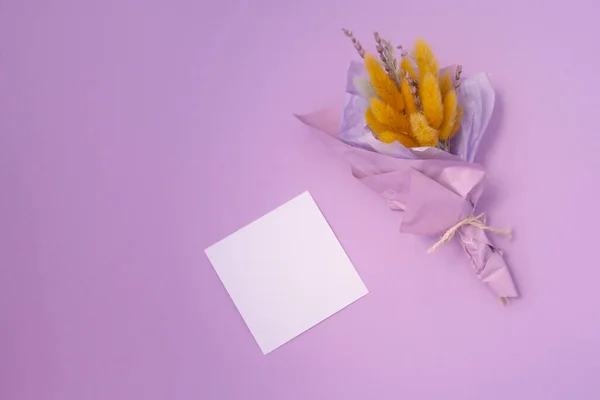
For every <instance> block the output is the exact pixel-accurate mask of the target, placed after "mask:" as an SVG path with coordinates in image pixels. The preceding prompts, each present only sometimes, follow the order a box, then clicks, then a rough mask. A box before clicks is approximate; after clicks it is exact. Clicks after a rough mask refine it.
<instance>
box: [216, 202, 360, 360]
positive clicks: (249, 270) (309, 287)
mask: <svg viewBox="0 0 600 400" xmlns="http://www.w3.org/2000/svg"><path fill="white" fill-rule="evenodd" d="M206 255H207V256H208V258H209V259H210V262H211V263H212V265H213V267H214V269H215V271H216V272H217V274H218V275H219V278H220V279H221V281H222V282H223V285H224V286H225V289H227V292H228V293H229V295H230V296H231V298H232V300H233V302H234V303H235V305H236V307H237V309H238V310H239V312H240V314H241V315H242V318H243V319H244V321H245V322H246V325H248V328H249V329H250V332H252V335H253V336H254V339H256V342H257V343H258V345H259V346H260V348H261V350H262V351H263V353H264V354H267V353H269V352H271V351H272V350H274V349H276V348H277V347H279V346H281V345H282V344H284V343H286V342H287V341H289V340H291V339H293V338H294V337H296V336H298V335H299V334H301V333H302V332H304V331H306V330H308V329H310V328H311V327H313V326H315V325H316V324H318V323H319V322H321V321H323V320H324V319H326V318H327V317H329V316H331V315H333V314H334V313H336V312H338V311H339V310H341V309H342V308H344V307H346V306H347V305H349V304H350V303H352V302H354V301H356V300H358V299H359V298H361V297H362V296H364V295H365V294H367V293H368V290H367V288H366V287H365V285H364V283H363V282H362V280H361V279H360V277H359V276H358V273H357V272H356V270H355V269H354V267H353V265H352V263H351V262H350V259H349V258H348V256H347V255H346V253H345V252H344V249H343V248H342V246H341V245H340V243H339V241H338V240H337V238H336V237H335V235H334V233H333V231H332V230H331V228H330V227H329V224H328V223H327V221H326V220H325V218H324V217H323V214H321V212H320V211H319V208H318V207H317V205H316V203H315V202H314V200H313V198H312V197H311V195H310V194H309V193H308V192H305V193H303V194H301V195H300V196H298V197H296V198H295V199H293V200H291V201H289V202H287V203H286V204H284V205H282V206H280V207H279V208H277V209H275V210H273V211H271V212H270V213H268V214H267V215H265V216H263V217H261V218H259V219H258V220H256V221H254V222H252V223H251V224H250V225H248V226H246V227H244V228H242V229H240V230H239V231H237V232H235V233H233V234H232V235H230V236H228V237H227V238H225V239H223V240H221V241H220V242H218V243H216V244H215V245H213V246H211V247H209V248H208V249H206Z"/></svg>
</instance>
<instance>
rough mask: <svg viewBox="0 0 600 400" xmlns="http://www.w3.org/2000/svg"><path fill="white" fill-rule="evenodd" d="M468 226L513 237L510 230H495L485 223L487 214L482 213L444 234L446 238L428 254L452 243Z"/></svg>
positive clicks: (443, 237)
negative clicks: (463, 228) (460, 230)
mask: <svg viewBox="0 0 600 400" xmlns="http://www.w3.org/2000/svg"><path fill="white" fill-rule="evenodd" d="M467 225H471V226H474V227H475V228H479V229H481V230H484V231H490V232H493V233H496V234H498V235H504V236H506V237H508V238H510V237H511V233H512V231H511V230H510V229H497V228H493V227H491V226H489V225H487V224H486V222H485V213H481V214H479V215H477V216H474V215H471V216H469V217H467V218H465V219H463V220H461V221H459V222H458V223H457V224H456V225H454V226H453V227H451V228H450V229H448V230H447V231H446V233H444V236H442V238H441V239H440V240H439V241H438V242H437V243H436V244H434V245H433V246H431V248H430V249H429V250H428V251H427V252H428V253H429V254H431V253H433V252H434V251H436V250H437V249H438V248H439V247H441V246H443V245H445V244H446V243H448V242H450V241H451V240H452V238H453V237H454V235H456V232H458V230H459V229H460V228H462V227H463V226H467Z"/></svg>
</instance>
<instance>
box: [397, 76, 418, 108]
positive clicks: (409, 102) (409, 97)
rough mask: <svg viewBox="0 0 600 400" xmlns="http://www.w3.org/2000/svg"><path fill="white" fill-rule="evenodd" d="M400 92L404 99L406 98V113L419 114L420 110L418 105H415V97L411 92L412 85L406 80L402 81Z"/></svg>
mask: <svg viewBox="0 0 600 400" xmlns="http://www.w3.org/2000/svg"><path fill="white" fill-rule="evenodd" d="M400 91H401V92H402V97H403V98H404V107H405V109H406V113H407V114H412V113H414V112H417V111H418V110H417V103H415V96H414V95H413V94H412V92H411V91H410V85H409V84H408V81H407V80H406V79H402V83H401V84H400Z"/></svg>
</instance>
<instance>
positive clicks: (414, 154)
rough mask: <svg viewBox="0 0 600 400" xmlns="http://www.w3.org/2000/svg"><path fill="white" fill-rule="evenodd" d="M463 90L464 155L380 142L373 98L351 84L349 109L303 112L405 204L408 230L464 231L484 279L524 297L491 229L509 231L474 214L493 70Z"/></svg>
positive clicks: (396, 203) (506, 293)
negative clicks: (373, 125)
mask: <svg viewBox="0 0 600 400" xmlns="http://www.w3.org/2000/svg"><path fill="white" fill-rule="evenodd" d="M361 71H362V69H361V66H360V65H358V66H357V65H356V63H353V65H351V68H350V71H349V76H348V80H349V82H351V81H352V79H353V77H354V76H356V75H358V74H360V73H361ZM459 96H460V98H461V100H462V101H461V104H463V105H464V107H465V116H464V119H463V120H464V123H463V126H462V128H461V132H460V134H459V135H457V137H456V138H455V141H454V142H453V143H452V146H453V147H454V148H455V149H456V151H457V154H451V153H448V152H445V151H443V150H441V149H438V148H434V147H424V148H413V149H408V148H406V147H404V146H402V145H400V144H399V143H397V142H394V143H390V144H385V143H381V142H378V141H377V140H376V139H375V138H374V137H373V135H372V134H371V133H370V132H369V130H368V129H366V127H365V124H364V119H363V117H362V116H363V115H364V110H365V109H366V107H367V106H368V103H366V102H364V101H363V99H361V98H360V97H359V96H358V95H357V94H356V93H355V91H354V89H353V87H352V86H351V85H349V87H348V89H347V102H346V105H345V107H344V109H343V110H341V111H340V110H339V109H326V110H322V111H319V112H315V113H312V114H308V115H303V116H298V118H299V119H300V121H302V122H303V123H304V124H306V125H308V126H310V127H312V128H314V129H316V130H318V131H320V132H323V133H325V134H326V135H321V136H322V137H323V139H324V140H325V142H326V143H327V145H328V146H329V147H331V148H332V149H333V150H335V151H336V152H337V153H338V154H339V155H340V156H342V157H343V158H344V159H345V160H346V161H347V162H348V164H349V165H350V167H351V170H352V174H353V175H354V176H355V177H356V178H357V179H359V180H360V181H362V182H363V183H364V184H365V185H366V186H367V187H369V188H370V189H372V190H374V191H376V192H377V193H379V194H380V195H381V196H382V197H383V199H385V201H387V204H388V206H389V208H390V209H391V210H395V211H403V213H404V215H403V218H402V223H401V225H400V231H401V232H405V233H412V234H416V235H424V236H433V237H435V236H438V237H442V240H441V242H440V243H438V244H437V245H436V246H434V248H437V247H439V245H441V244H443V243H445V242H447V241H449V240H450V239H452V237H456V238H458V239H459V241H460V243H461V245H462V247H463V249H464V251H465V253H466V255H467V256H468V258H469V259H470V261H471V266H472V268H473V271H474V273H475V275H476V276H477V278H479V280H480V281H481V282H483V283H484V284H485V285H486V286H487V287H488V288H489V289H490V290H491V291H492V292H493V293H494V294H495V295H496V296H497V297H499V298H500V299H502V300H504V299H508V298H514V297H518V292H517V290H516V287H515V284H514V282H513V279H512V277H511V274H510V271H509V269H508V266H507V265H506V263H505V261H504V258H503V256H502V252H501V251H500V250H499V249H498V248H497V247H495V246H494V245H493V244H492V242H491V241H490V240H489V238H488V235H487V233H486V232H495V233H501V234H505V235H508V234H509V232H508V231H503V230H497V229H494V228H491V227H489V226H488V225H486V222H485V219H484V215H481V214H480V215H478V216H475V214H474V211H475V207H476V205H477V202H478V200H479V198H480V197H481V194H482V192H483V180H484V177H485V171H484V169H483V167H482V166H481V165H479V164H477V163H474V162H473V158H474V154H475V151H476V148H477V145H478V143H479V141H480V139H481V136H482V134H483V131H484V130H485V127H486V126H487V123H488V121H489V118H490V115H491V110H492V108H493V103H494V92H493V90H492V88H491V84H490V83H489V80H488V78H487V75H486V74H478V75H476V76H475V77H473V78H470V79H466V80H464V81H463V84H462V86H461V90H460V92H459ZM340 121H341V123H340ZM444 235H446V238H445V239H444V237H443V236H444Z"/></svg>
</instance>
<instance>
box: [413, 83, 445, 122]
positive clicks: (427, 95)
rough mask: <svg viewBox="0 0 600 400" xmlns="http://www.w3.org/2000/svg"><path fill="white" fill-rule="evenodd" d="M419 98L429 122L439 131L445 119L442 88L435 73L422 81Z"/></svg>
mask: <svg viewBox="0 0 600 400" xmlns="http://www.w3.org/2000/svg"><path fill="white" fill-rule="evenodd" d="M419 98H420V100H421V108H422V109H423V114H425V117H427V121H429V124H430V125H431V126H432V127H433V128H435V129H438V128H439V127H440V125H441V124H442V120H443V118H444V109H443V107H442V94H441V92H440V86H439V84H438V81H437V78H436V77H435V76H434V74H433V73H431V72H427V73H426V74H425V76H424V77H423V79H422V80H421V84H420V86H419Z"/></svg>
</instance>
